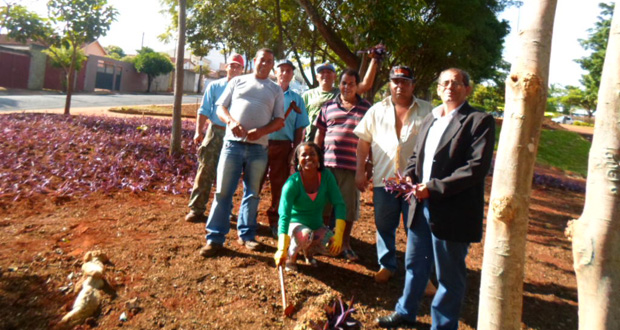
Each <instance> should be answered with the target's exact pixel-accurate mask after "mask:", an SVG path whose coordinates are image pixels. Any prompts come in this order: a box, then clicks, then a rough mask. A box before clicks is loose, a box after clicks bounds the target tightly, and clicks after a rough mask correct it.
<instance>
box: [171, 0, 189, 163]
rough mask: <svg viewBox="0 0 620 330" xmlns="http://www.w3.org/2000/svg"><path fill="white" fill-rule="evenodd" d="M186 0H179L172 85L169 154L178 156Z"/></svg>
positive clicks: (179, 147) (180, 150)
mask: <svg viewBox="0 0 620 330" xmlns="http://www.w3.org/2000/svg"><path fill="white" fill-rule="evenodd" d="M185 2H186V0H179V38H178V39H179V40H178V44H177V54H176V56H177V58H176V72H175V84H174V108H173V111H172V138H171V139H170V154H171V155H173V154H179V153H181V152H182V148H181V131H182V127H181V108H182V106H183V104H182V99H183V74H184V72H183V60H184V58H185V8H186V3H185Z"/></svg>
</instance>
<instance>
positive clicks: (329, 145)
mask: <svg viewBox="0 0 620 330" xmlns="http://www.w3.org/2000/svg"><path fill="white" fill-rule="evenodd" d="M370 106H371V105H370V103H369V102H368V101H366V100H364V99H363V98H361V97H360V96H359V95H357V104H356V105H355V106H354V107H353V108H352V109H351V110H349V111H347V110H346V109H345V108H344V106H343V105H342V100H341V99H340V95H337V96H336V97H335V98H334V99H333V100H331V101H327V102H325V104H324V105H323V107H322V108H321V112H320V113H319V116H318V117H316V120H315V122H314V126H316V127H317V128H318V129H323V130H325V142H324V146H323V149H324V151H325V166H326V167H333V168H341V169H345V170H352V171H355V170H356V168H357V142H358V141H359V139H358V137H357V135H355V133H353V130H354V129H355V127H356V126H357V124H359V122H360V121H361V120H362V117H364V114H366V111H368V109H369V108H370Z"/></svg>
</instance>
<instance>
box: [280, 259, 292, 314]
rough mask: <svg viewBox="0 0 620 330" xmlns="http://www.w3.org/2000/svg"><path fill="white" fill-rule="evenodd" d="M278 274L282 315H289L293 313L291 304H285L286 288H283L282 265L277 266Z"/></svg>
mask: <svg viewBox="0 0 620 330" xmlns="http://www.w3.org/2000/svg"><path fill="white" fill-rule="evenodd" d="M278 275H280V289H281V290H282V308H284V316H286V317H291V316H292V315H293V314H294V313H295V306H294V305H293V304H290V305H287V304H286V289H284V271H283V270H282V266H278Z"/></svg>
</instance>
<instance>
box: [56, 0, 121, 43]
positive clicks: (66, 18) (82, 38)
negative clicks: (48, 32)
mask: <svg viewBox="0 0 620 330" xmlns="http://www.w3.org/2000/svg"><path fill="white" fill-rule="evenodd" d="M107 4H108V2H107V0H50V1H49V2H48V3H47V7H48V10H49V12H50V15H51V16H50V19H51V20H52V21H53V22H54V23H56V24H57V25H58V26H60V28H61V30H62V31H63V33H64V36H63V39H64V40H65V41H67V42H69V43H70V44H72V45H78V46H79V45H81V44H83V43H87V42H92V41H95V40H97V38H99V37H101V36H105V35H106V34H107V32H108V30H110V25H111V24H112V22H113V21H114V20H116V16H117V14H118V12H117V11H116V9H115V8H114V7H112V6H108V5H107Z"/></svg>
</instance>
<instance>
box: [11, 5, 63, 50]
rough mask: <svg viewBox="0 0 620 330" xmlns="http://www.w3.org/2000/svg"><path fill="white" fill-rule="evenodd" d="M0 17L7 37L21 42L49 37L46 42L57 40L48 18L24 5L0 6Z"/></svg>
mask: <svg viewBox="0 0 620 330" xmlns="http://www.w3.org/2000/svg"><path fill="white" fill-rule="evenodd" d="M0 19H1V22H2V25H0V27H3V28H6V29H7V31H8V33H7V34H8V37H9V38H11V39H13V40H16V41H19V42H22V43H26V42H27V41H28V39H32V40H36V41H40V42H41V41H46V40H48V39H51V40H49V41H51V42H48V43H53V42H55V41H57V38H55V33H54V29H53V28H52V25H51V24H50V20H48V19H47V18H44V17H41V16H39V15H37V14H36V13H34V12H30V11H28V9H27V8H26V7H25V6H22V5H16V4H14V5H11V4H8V5H6V6H2V7H0Z"/></svg>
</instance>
